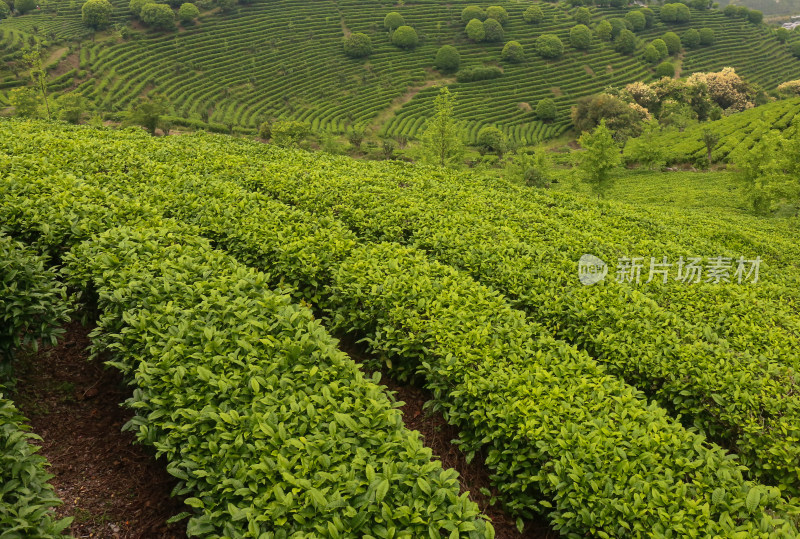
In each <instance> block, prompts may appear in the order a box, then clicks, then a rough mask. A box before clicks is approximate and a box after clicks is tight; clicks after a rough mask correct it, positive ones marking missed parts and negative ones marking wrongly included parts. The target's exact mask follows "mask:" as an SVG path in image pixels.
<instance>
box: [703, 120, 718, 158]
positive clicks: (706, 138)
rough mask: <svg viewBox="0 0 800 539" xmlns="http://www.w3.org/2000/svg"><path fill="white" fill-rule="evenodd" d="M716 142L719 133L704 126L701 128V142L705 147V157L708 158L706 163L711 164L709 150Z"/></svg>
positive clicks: (711, 149)
mask: <svg viewBox="0 0 800 539" xmlns="http://www.w3.org/2000/svg"><path fill="white" fill-rule="evenodd" d="M717 142H719V134H718V133H715V132H714V131H712V130H711V129H708V128H705V129H703V144H705V147H706V157H707V158H708V164H709V165H710V164H711V162H712V161H711V152H712V151H713V150H714V147H716V145H717Z"/></svg>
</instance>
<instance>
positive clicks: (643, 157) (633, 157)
mask: <svg viewBox="0 0 800 539" xmlns="http://www.w3.org/2000/svg"><path fill="white" fill-rule="evenodd" d="M660 132H661V126H660V125H659V123H658V120H655V119H652V120H649V121H647V122H645V124H644V129H643V130H642V134H641V135H639V136H638V137H636V138H632V139H630V140H628V144H627V147H626V150H627V152H626V153H627V155H628V158H629V159H628V160H629V161H634V162H636V163H639V164H640V165H641V166H644V167H647V168H649V169H650V170H661V167H663V166H664V163H665V162H666V159H665V156H666V151H665V149H664V146H662V145H661V144H658V142H657V140H656V138H657V136H658V134H659V133H660Z"/></svg>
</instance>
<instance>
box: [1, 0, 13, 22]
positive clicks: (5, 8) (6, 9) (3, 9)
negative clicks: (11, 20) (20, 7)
mask: <svg viewBox="0 0 800 539" xmlns="http://www.w3.org/2000/svg"><path fill="white" fill-rule="evenodd" d="M10 13H11V8H10V7H8V4H6V3H5V2H3V0H0V19H5V18H7V17H8V15H9V14H10Z"/></svg>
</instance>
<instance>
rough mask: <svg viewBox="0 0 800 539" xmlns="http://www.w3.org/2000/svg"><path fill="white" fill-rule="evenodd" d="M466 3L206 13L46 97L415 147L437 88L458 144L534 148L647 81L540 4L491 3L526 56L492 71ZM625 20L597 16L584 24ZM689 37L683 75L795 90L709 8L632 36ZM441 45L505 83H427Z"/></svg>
mask: <svg viewBox="0 0 800 539" xmlns="http://www.w3.org/2000/svg"><path fill="white" fill-rule="evenodd" d="M471 3H472V2H468V1H459V2H451V3H447V4H442V3H438V2H426V3H407V4H404V5H403V6H401V7H398V6H395V5H394V4H393V3H391V2H388V1H379V2H371V3H368V4H364V3H359V2H355V1H354V0H337V1H336V2H315V3H300V2H297V1H296V0H279V1H269V2H266V1H261V0H257V1H256V2H253V3H252V4H248V5H240V6H238V7H237V8H236V9H235V10H234V11H233V12H232V13H226V14H220V13H216V12H214V13H206V14H204V15H202V16H201V20H200V23H199V24H198V25H196V26H190V27H187V28H182V29H180V30H179V31H177V32H166V33H159V32H144V31H138V30H135V31H134V32H133V35H132V37H131V38H129V39H127V40H122V39H120V38H118V37H115V36H116V34H114V33H113V32H110V33H106V34H101V35H98V36H97V37H96V40H95V41H91V40H87V39H83V41H81V42H80V51H79V52H76V54H77V55H79V59H80V69H81V70H85V73H82V74H81V76H77V74H73V75H74V76H73V77H72V78H71V79H69V80H68V81H64V84H60V83H57V84H56V85H55V87H54V90H59V91H63V90H72V89H75V90H76V91H78V92H80V93H81V94H83V95H85V96H87V97H89V98H90V99H91V100H92V102H93V103H95V104H96V105H97V106H99V107H100V109H101V110H103V111H112V112H120V111H123V110H125V108H126V107H128V106H129V105H130V104H131V102H132V101H133V100H134V99H136V98H137V97H139V96H140V95H144V94H147V93H149V92H152V91H159V92H162V93H164V94H166V95H167V97H168V98H169V101H170V103H171V105H172V107H173V109H174V111H173V112H174V115H175V116H177V117H179V118H184V119H187V120H192V121H193V122H206V123H211V124H214V125H217V126H223V128H224V129H233V130H238V131H245V132H250V133H253V132H255V130H256V127H257V126H258V124H259V123H260V122H262V121H264V120H267V119H271V118H294V119H299V120H304V121H307V122H309V124H310V125H311V128H312V130H314V131H317V132H324V131H328V132H332V133H346V132H347V131H349V130H351V129H354V128H364V127H369V128H370V129H371V130H373V131H374V134H375V135H380V136H393V137H394V136H404V137H408V138H414V137H416V136H418V135H419V134H420V129H421V127H422V125H423V124H424V122H425V119H426V118H427V116H428V115H429V114H430V113H431V110H432V106H433V98H434V96H435V95H436V89H435V88H434V87H433V85H434V84H449V85H450V86H451V88H452V90H453V91H454V92H456V93H457V95H458V103H457V108H456V114H457V116H458V118H459V119H460V120H461V121H462V122H463V123H464V127H465V133H466V136H467V138H468V140H469V141H471V142H474V141H475V139H476V135H477V132H478V130H479V129H480V128H481V127H483V126H487V125H496V126H498V127H500V128H501V129H502V130H503V131H504V132H505V133H506V135H507V136H508V137H510V138H511V139H513V140H516V141H519V142H521V141H523V140H524V141H527V142H529V143H534V142H536V141H539V140H542V139H546V138H551V137H553V136H556V135H559V134H560V133H563V132H564V131H565V130H566V129H567V128H568V126H569V109H570V106H571V105H572V104H574V103H575V101H576V99H578V98H579V97H582V96H586V95H590V94H593V93H597V92H599V91H602V90H603V89H604V88H606V87H607V86H610V85H623V84H626V83H628V82H633V81H636V80H643V81H648V80H650V79H651V78H652V76H653V75H652V67H651V66H650V65H649V64H647V63H645V62H644V61H643V60H642V59H641V56H640V55H641V44H640V49H639V50H638V51H637V52H636V53H635V54H633V55H622V54H620V53H617V52H615V51H614V49H613V44H609V43H604V42H602V41H600V40H598V39H597V38H595V39H594V41H593V43H592V45H591V47H590V49H589V50H587V51H578V50H576V49H574V48H572V47H571V46H569V40H568V36H569V30H570V28H571V27H572V26H574V25H575V21H574V19H573V18H572V15H571V14H570V11H569V10H567V9H566V8H565V7H564V6H562V5H553V4H547V3H543V4H541V6H542V9H543V11H544V12H545V20H544V21H543V22H542V23H540V24H538V25H529V24H526V23H525V22H524V20H523V18H522V13H523V11H524V10H525V9H526V8H527V7H528V6H529V5H530V4H529V3H527V2H525V3H510V2H505V3H504V2H500V4H501V5H503V6H505V8H506V9H507V11H508V13H509V15H510V20H509V22H508V23H507V24H506V26H505V38H504V41H508V40H517V41H519V42H520V43H521V44H522V45H523V47H524V49H525V51H526V61H525V62H523V63H521V64H510V63H507V62H504V61H502V60H501V58H500V52H501V50H502V47H503V42H499V43H478V44H475V43H471V42H469V41H468V40H467V38H466V36H465V34H464V31H463V23H462V22H461V19H460V14H461V10H462V9H463V7H464V6H466V5H469V4H471ZM114 5H115V11H114V16H113V20H114V21H115V22H124V21H125V18H126V15H125V7H124V3H123V2H119V1H117V2H116V3H115V4H114ZM59 9H60V11H59V14H58V15H57V16H56V15H54V14H51V13H38V14H37V13H33V14H28V15H24V16H19V17H14V18H11V19H7V20H4V21H2V22H0V36H3V39H4V40H5V41H8V42H10V43H12V42H18V41H19V40H20V38H21V37H26V36H27V37H28V39H30V36H33V35H37V36H39V38H44V39H47V40H48V41H52V42H56V41H62V42H63V41H64V40H73V39H78V38H85V36H86V34H85V29H81V26H80V20H79V14H78V11H77V10H76V9H74V8H71V7H69V6H62V7H61V8H59ZM593 9H594V8H593ZM654 9H655V11H656V12H657V11H658V8H657V7H656V8H654ZM393 10H397V11H399V12H401V13H402V15H403V16H404V17H405V19H406V22H407V23H408V24H410V25H412V26H413V27H414V28H415V29H416V30H417V32H418V34H419V36H420V44H419V46H418V47H416V48H415V49H414V50H410V51H404V50H400V49H398V48H397V47H395V46H393V45H392V44H391V43H390V40H389V35H388V33H387V32H386V31H385V30H384V28H383V18H384V16H385V15H386V14H387V13H388V12H389V11H393ZM623 13H624V10H613V9H608V8H603V9H599V8H598V9H594V18H595V21H597V20H599V18H600V17H601V16H606V17H609V16H614V15H621V14H623ZM656 20H658V18H656ZM689 27H693V28H702V27H710V28H712V29H714V31H715V34H716V38H717V43H716V44H715V45H714V46H712V47H705V48H699V49H696V50H688V51H686V52H685V54H684V56H683V57H682V60H681V64H682V70H683V73H689V72H691V71H700V70H715V69H720V68H722V67H724V66H733V67H735V68H736V69H737V71H738V72H739V73H740V74H741V75H743V76H744V77H745V78H747V79H748V80H749V81H750V82H753V83H757V84H760V85H761V86H763V87H764V88H765V89H774V88H775V87H776V86H777V85H778V84H779V83H781V82H784V81H785V80H789V79H793V78H800V60H798V59H796V58H794V57H793V56H791V54H790V53H789V51H788V47H787V46H786V45H781V44H779V43H778V42H777V40H775V38H774V37H773V36H772V35H771V34H770V33H769V31H768V30H767V29H766V28H765V27H759V26H754V25H752V24H750V23H747V22H746V21H742V20H738V19H737V20H734V19H729V18H727V17H724V16H723V15H722V14H721V13H720V12H718V11H715V10H711V11H696V10H693V11H692V21H691V23H689V24H683V25H664V24H663V23H660V22H657V24H656V25H655V26H654V27H653V28H651V29H648V30H646V31H643V32H642V33H641V34H640V37H641V38H643V40H649V39H652V38H654V37H658V36H660V35H661V34H662V33H663V32H664V31H666V30H673V29H674V30H676V31H677V32H678V33H679V34H680V33H682V32H683V31H684V30H685V29H687V28H689ZM350 31H354V32H355V31H357V32H364V33H366V34H367V35H369V36H370V37H371V39H372V43H373V53H372V55H371V56H370V57H369V58H368V59H366V60H353V59H349V58H348V57H346V56H345V55H344V54H343V52H342V47H341V39H342V36H343V35H344V33H346V32H350ZM21 32H24V34H22V33H21ZM542 33H554V34H556V35H558V36H559V37H560V38H561V39H562V41H563V42H564V43H565V44H566V49H565V54H564V55H563V56H562V57H561V58H560V59H556V60H544V59H542V58H540V57H539V56H537V55H536V53H535V51H534V42H535V39H536V38H537V37H538V36H539V35H541V34H542ZM642 43H644V41H642ZM444 44H452V45H455V46H456V47H457V49H458V50H459V51H460V53H461V60H462V61H461V65H462V67H467V68H468V67H472V66H483V65H490V66H493V65H499V66H500V67H501V68H502V69H503V75H502V76H501V77H500V78H497V79H492V80H484V81H476V82H469V83H457V82H455V81H454V79H453V78H452V77H445V76H443V75H441V74H439V73H438V72H437V71H436V70H435V69H434V68H433V59H434V56H435V54H436V51H437V50H438V48H439V47H440V46H441V45H444ZM9 77H10V78H9ZM16 80H17V78H16V77H14V76H13V75H11V74H7V75H6V82H4V83H3V84H6V85H7V86H12V85H14V84H18V82H15V81H16ZM545 97H550V98H553V99H554V100H555V102H556V104H557V106H558V116H557V118H556V120H555V121H553V122H552V123H545V122H541V121H539V120H538V119H537V118H536V116H535V114H534V113H533V112H531V109H532V108H535V106H536V104H537V103H538V101H539V100H540V99H542V98H545ZM393 104H395V105H393Z"/></svg>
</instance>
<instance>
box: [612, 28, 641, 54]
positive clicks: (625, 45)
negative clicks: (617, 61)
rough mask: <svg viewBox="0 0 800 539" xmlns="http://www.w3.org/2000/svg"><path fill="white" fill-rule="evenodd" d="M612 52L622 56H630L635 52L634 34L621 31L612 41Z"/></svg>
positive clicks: (628, 31)
mask: <svg viewBox="0 0 800 539" xmlns="http://www.w3.org/2000/svg"><path fill="white" fill-rule="evenodd" d="M614 50H616V51H617V52H620V53H622V54H632V53H633V51H635V50H636V34H634V33H633V32H631V31H630V30H623V31H622V32H620V33H619V35H618V36H617V39H616V40H615V41H614Z"/></svg>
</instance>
